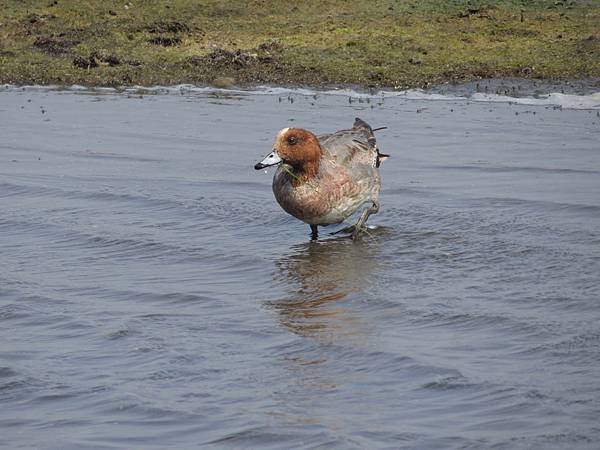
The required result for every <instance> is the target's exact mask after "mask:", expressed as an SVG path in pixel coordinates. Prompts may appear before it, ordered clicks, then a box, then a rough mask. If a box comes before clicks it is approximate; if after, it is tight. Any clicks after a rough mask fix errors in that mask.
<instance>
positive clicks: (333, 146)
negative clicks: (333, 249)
mask: <svg viewBox="0 0 600 450" xmlns="http://www.w3.org/2000/svg"><path fill="white" fill-rule="evenodd" d="M384 128H386V127H381V128H376V129H372V128H371V126H370V125H369V124H368V123H366V122H365V121H364V120H362V119H360V118H358V117H357V118H356V119H355V120H354V124H353V126H352V128H349V129H344V130H339V131H336V132H334V133H330V134H323V135H319V136H316V135H315V134H313V133H312V132H310V131H308V130H305V129H302V128H284V129H282V130H281V131H279V132H278V133H277V136H276V137H275V143H274V145H273V151H272V152H271V153H269V154H268V155H267V156H266V157H265V158H264V159H263V160H262V161H260V162H259V163H257V164H256V165H255V166H254V168H255V169H256V170H262V169H265V168H267V167H271V166H278V167H277V170H276V171H275V174H274V175H273V194H274V195H275V199H276V200H277V203H279V205H280V206H281V208H283V210H284V211H285V212H287V213H288V214H290V215H292V216H294V217H295V218H297V219H299V220H301V221H303V222H305V223H307V224H309V225H310V230H311V239H313V240H315V239H317V238H318V235H319V231H318V227H319V226H321V227H325V226H328V225H333V224H340V223H342V222H344V221H345V220H347V219H348V218H349V217H350V216H351V215H352V214H353V213H354V212H356V211H357V210H358V209H359V208H361V207H362V206H363V205H365V204H367V206H366V207H365V208H364V209H363V211H362V212H361V214H360V216H359V218H358V220H357V221H356V223H354V224H353V225H351V226H349V227H346V228H344V229H342V230H339V231H338V232H348V233H350V234H351V237H352V239H357V238H358V237H359V235H360V234H361V233H362V232H364V231H365V230H366V226H365V224H366V221H367V219H368V218H369V216H371V215H372V214H376V213H377V212H379V207H380V204H379V192H380V190H381V177H380V175H379V166H380V164H381V163H382V162H383V161H384V160H386V159H387V158H388V157H389V155H386V154H382V153H380V152H379V149H378V147H377V143H376V140H375V135H374V132H375V131H378V130H382V129H384ZM336 233H337V232H336Z"/></svg>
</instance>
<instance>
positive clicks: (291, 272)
mask: <svg viewBox="0 0 600 450" xmlns="http://www.w3.org/2000/svg"><path fill="white" fill-rule="evenodd" d="M378 253H379V242H378V239H376V238H367V239H363V240H361V241H352V240H351V239H348V238H339V239H330V240H325V241H310V242H306V243H302V244H300V245H296V246H294V247H292V248H291V249H290V252H289V253H288V254H287V255H285V256H283V257H282V258H280V260H279V261H277V263H276V266H277V271H276V272H275V275H274V277H275V279H276V280H277V281H280V282H281V281H283V282H284V283H286V284H287V285H288V286H289V288H288V291H289V294H288V295H287V296H286V297H285V298H283V299H281V300H277V301H274V302H269V304H268V306H269V307H271V308H273V309H274V310H275V311H277V312H278V314H279V318H280V321H281V323H282V324H283V325H284V326H286V327H287V328H289V329H290V330H291V331H293V332H294V333H296V334H298V335H301V336H311V337H318V338H322V339H325V340H328V341H331V340H332V339H333V340H335V338H336V337H344V338H348V337H351V336H357V335H361V334H364V333H365V332H366V331H367V330H366V327H365V324H364V322H363V321H362V320H361V318H360V315H359V314H357V313H356V312H355V311H354V310H353V309H352V308H351V307H350V306H348V302H343V300H344V299H346V298H347V297H349V296H357V297H359V296H360V295H361V292H365V291H366V290H367V289H368V288H369V285H370V283H371V279H372V277H371V275H372V273H373V271H374V270H375V268H376V267H377V260H378V258H377V255H378ZM358 299H360V298H358Z"/></svg>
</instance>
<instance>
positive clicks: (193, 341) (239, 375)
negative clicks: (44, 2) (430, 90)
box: [0, 88, 600, 449]
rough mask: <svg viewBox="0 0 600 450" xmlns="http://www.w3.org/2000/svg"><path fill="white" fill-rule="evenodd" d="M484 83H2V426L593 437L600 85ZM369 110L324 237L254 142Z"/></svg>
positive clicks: (83, 434)
mask: <svg viewBox="0 0 600 450" xmlns="http://www.w3.org/2000/svg"><path fill="white" fill-rule="evenodd" d="M302 94H305V95H302ZM434 98H438V100H434ZM487 100H490V99H486V98H477V97H476V98H472V99H462V98H452V97H449V96H445V97H444V98H440V97H436V96H429V97H428V96H427V95H422V96H414V95H413V96H410V95H408V96H397V97H391V96H386V95H383V96H382V95H379V94H377V95H368V94H364V95H353V96H352V97H350V98H349V97H348V95H345V94H344V95H334V93H330V94H325V93H311V92H306V91H298V92H293V91H285V92H284V91H280V92H279V91H273V92H271V93H270V94H267V95H265V93H264V92H263V93H243V92H237V93H235V92H234V93H226V92H223V91H215V92H211V91H206V90H204V91H198V92H191V91H188V90H184V89H182V90H181V92H179V93H176V92H175V91H171V93H170V94H168V95H160V94H156V93H155V94H152V95H147V94H143V93H140V92H134V91H132V92H125V93H117V92H110V91H106V92H105V91H89V90H81V91H72V90H70V91H54V90H36V89H24V90H23V89H17V88H8V89H4V90H2V91H0V134H1V135H2V138H1V140H0V324H1V326H0V342H2V344H1V345H0V401H1V403H2V408H1V412H0V428H1V429H2V433H0V446H6V447H7V448H14V449H16V448H44V449H46V448H48V449H57V448H60V449H87V448H89V449H111V448H114V449H117V448H119V449H120V448H140V449H141V448H143V449H149V448H157V449H158V448H160V449H164V448H201V447H206V448H256V449H269V448H273V449H275V448H276V449H280V448H286V449H287V448H302V449H309V448H311V449H312V448H340V449H353V448H357V449H362V448H390V449H395V448H418V449H426V448H432V449H434V448H444V449H451V448H457V449H459V448H473V449H481V448H495V449H529V448H544V449H548V448H550V449H552V448H555V449H564V448H569V449H575V448H590V449H591V448H597V445H598V442H599V440H600V426H599V425H598V423H599V422H598V418H599V417H600V325H599V323H600V299H599V294H600V146H599V144H598V143H599V142H600V118H599V117H598V109H597V108H596V109H594V101H593V99H592V100H590V101H588V100H586V101H585V102H584V103H583V106H582V107H584V108H589V109H567V108H566V107H563V108H561V107H559V106H556V105H552V104H551V103H552V101H548V102H542V103H545V104H533V105H531V104H526V103H535V102H533V101H523V102H513V101H511V102H510V103H509V102H505V101H496V102H493V103H492V102H488V101H487ZM493 100H502V99H498V98H497V99H493ZM558 100H559V101H560V98H559V99H558ZM538 103H540V102H538ZM566 106H568V105H566ZM355 116H358V117H361V118H363V119H364V120H366V121H368V122H369V123H371V124H372V125H373V126H374V127H375V126H377V127H379V126H387V127H388V129H387V130H385V131H380V132H378V140H379V145H380V148H381V150H382V152H384V153H390V154H391V155H392V158H390V159H389V160H388V161H386V162H385V163H384V164H383V165H382V168H381V172H382V178H383V189H382V195H381V205H382V206H381V211H380V213H379V214H377V215H375V216H372V217H371V219H370V223H371V224H372V225H374V226H375V228H374V229H372V230H371V231H370V234H369V235H367V236H365V237H364V238H363V239H362V240H361V241H359V242H352V241H350V240H348V239H346V238H343V237H342V238H340V237H336V238H332V237H330V236H328V235H327V233H323V235H322V239H320V240H319V241H316V242H311V241H310V239H309V237H310V230H309V227H308V225H305V224H303V223H301V222H298V221H297V220H295V219H293V218H292V217H290V216H287V215H286V214H285V213H284V212H283V211H282V210H281V209H280V208H279V207H278V205H277V204H276V202H275V200H274V198H273V195H272V193H271V189H270V182H271V177H272V172H269V173H264V172H256V171H254V170H253V165H254V163H255V162H257V161H258V160H259V159H261V158H262V156H264V155H265V154H266V153H268V152H269V151H270V149H271V145H272V140H273V137H274V136H275V134H276V133H277V131H278V130H279V129H280V128H283V127H286V126H302V127H305V128H308V129H311V130H314V131H316V132H319V133H321V132H329V131H334V130H337V129H340V128H346V127H348V126H350V125H351V123H352V121H353V120H354V117H355ZM324 231H327V230H324ZM332 231H333V230H332Z"/></svg>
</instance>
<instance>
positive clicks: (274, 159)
mask: <svg viewBox="0 0 600 450" xmlns="http://www.w3.org/2000/svg"><path fill="white" fill-rule="evenodd" d="M280 162H281V158H280V157H279V155H278V154H277V150H273V151H272V152H271V153H269V154H268V155H267V156H265V159H263V160H262V161H261V162H259V163H256V165H255V166H254V168H255V169H256V170H260V169H264V168H265V167H271V166H275V165H277V164H279V163H280Z"/></svg>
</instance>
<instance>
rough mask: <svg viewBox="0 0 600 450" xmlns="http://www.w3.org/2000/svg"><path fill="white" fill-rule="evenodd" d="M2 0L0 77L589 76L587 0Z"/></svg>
mask: <svg viewBox="0 0 600 450" xmlns="http://www.w3.org/2000/svg"><path fill="white" fill-rule="evenodd" d="M4 3H5V6H4V7H3V8H2V9H1V10H0V82H2V83H12V84H67V85H68V84H83V85H92V86H93V85H105V86H122V85H158V84H161V85H171V84H179V83H196V84H206V83H212V82H213V81H214V80H222V79H228V80H232V81H233V82H234V83H235V84H239V85H253V84H259V83H270V84H284V85H299V84H302V85H315V86H323V85H344V84H352V85H360V86H365V87H368V86H375V87H377V86H386V87H395V88H404V87H427V86H430V85H432V84H439V83H445V82H461V81H468V80H473V79H478V78H492V77H523V78H545V79H556V78H589V77H598V76H600V29H599V26H598V24H599V23H600V2H598V1H556V2H554V1H553V2H548V1H463V0H454V1H432V0H425V1H416V0H412V1H406V0H400V1H393V0H387V1H377V0H376V1H368V2H367V1H357V2H349V1H343V0H329V1H313V0H308V1H304V2H296V3H290V2H286V1H283V0H275V1H266V0H254V1H249V2H232V1H230V2H219V1H206V0H204V1H202V0H201V1H195V0H172V1H152V0H150V1H144V2H141V1H138V2H122V1H99V0H87V1H77V0H56V1H51V0H46V1H28V0H5V2H4Z"/></svg>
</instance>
